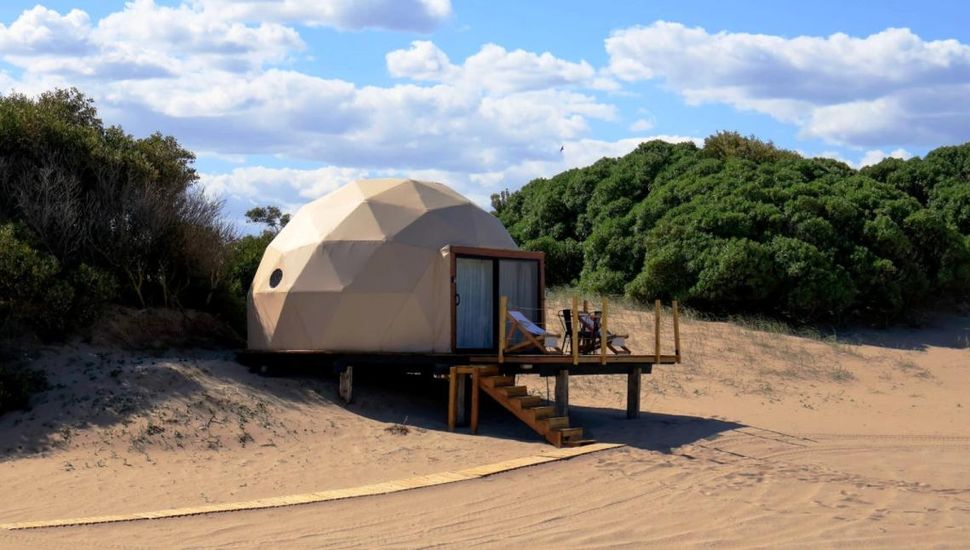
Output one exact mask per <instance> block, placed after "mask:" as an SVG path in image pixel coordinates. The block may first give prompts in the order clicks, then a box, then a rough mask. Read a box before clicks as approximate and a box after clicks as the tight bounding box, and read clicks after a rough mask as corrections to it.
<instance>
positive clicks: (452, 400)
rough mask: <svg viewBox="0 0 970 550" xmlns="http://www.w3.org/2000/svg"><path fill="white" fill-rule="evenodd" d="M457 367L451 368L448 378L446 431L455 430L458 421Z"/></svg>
mask: <svg viewBox="0 0 970 550" xmlns="http://www.w3.org/2000/svg"><path fill="white" fill-rule="evenodd" d="M458 376H459V375H458V367H451V371H450V372H449V376H448V429H449V430H451V431H454V430H455V423H456V422H457V420H458V418H457V417H458Z"/></svg>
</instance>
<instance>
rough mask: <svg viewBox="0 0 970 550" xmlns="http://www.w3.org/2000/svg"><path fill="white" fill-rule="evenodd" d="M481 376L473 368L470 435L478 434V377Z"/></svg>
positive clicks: (476, 369) (478, 370) (477, 370)
mask: <svg viewBox="0 0 970 550" xmlns="http://www.w3.org/2000/svg"><path fill="white" fill-rule="evenodd" d="M480 374H481V372H480V369H478V368H475V370H473V371H472V419H471V424H472V426H471V428H472V433H473V434H477V433H478V385H479V375H480Z"/></svg>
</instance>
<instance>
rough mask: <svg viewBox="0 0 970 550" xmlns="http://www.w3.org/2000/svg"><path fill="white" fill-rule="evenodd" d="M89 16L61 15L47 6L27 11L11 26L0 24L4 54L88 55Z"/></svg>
mask: <svg viewBox="0 0 970 550" xmlns="http://www.w3.org/2000/svg"><path fill="white" fill-rule="evenodd" d="M90 33H91V24H90V19H89V17H88V14H86V13H84V12H83V11H81V10H71V11H70V12H68V13H67V14H66V15H61V14H59V13H58V12H56V11H54V10H49V9H47V8H45V7H43V6H40V5H38V6H35V7H34V8H32V9H29V10H26V11H24V12H23V13H22V14H21V15H20V17H18V18H17V20H16V21H14V22H13V23H12V24H10V26H9V27H8V26H5V25H3V24H2V23H0V52H3V54H4V55H5V56H12V55H44V54H55V53H60V54H66V53H75V52H84V51H85V50H87V49H88V48H89V47H90V44H89V43H88V38H89V35H90Z"/></svg>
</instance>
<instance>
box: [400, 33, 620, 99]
mask: <svg viewBox="0 0 970 550" xmlns="http://www.w3.org/2000/svg"><path fill="white" fill-rule="evenodd" d="M387 68H388V71H389V72H390V73H391V75H392V76H395V77H398V78H410V79H412V80H424V81H432V82H443V83H449V84H455V85H460V86H464V87H469V88H474V89H480V90H486V91H488V92H492V93H512V92H519V91H528V90H541V89H547V88H552V87H559V86H567V85H580V86H584V87H592V88H597V89H602V88H609V87H610V84H609V81H608V80H607V79H604V78H603V77H602V76H600V75H598V74H597V72H596V70H595V69H594V68H593V67H592V66H591V65H590V64H589V63H587V62H586V61H580V62H578V63H574V62H571V61H566V60H563V59H559V58H558V57H556V56H554V55H552V54H551V53H549V52H543V53H541V54H537V53H534V52H527V51H525V50H513V51H508V50H506V49H505V48H503V47H501V46H499V45H497V44H485V45H484V46H482V48H481V49H480V50H479V51H478V53H476V54H474V55H472V56H470V57H468V58H467V59H466V60H465V62H464V63H463V64H462V65H454V64H452V63H451V60H450V59H448V56H447V55H446V54H445V53H444V52H443V51H441V50H440V49H439V48H438V47H437V46H435V45H434V44H433V43H432V42H428V41H415V42H412V43H411V47H410V48H409V49H406V50H394V51H392V52H390V53H388V54H387Z"/></svg>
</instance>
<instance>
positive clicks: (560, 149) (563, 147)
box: [559, 145, 566, 153]
mask: <svg viewBox="0 0 970 550" xmlns="http://www.w3.org/2000/svg"><path fill="white" fill-rule="evenodd" d="M565 150H566V146H565V145H563V146H562V147H560V148H559V152H560V153H562V152H563V151H565Z"/></svg>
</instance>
